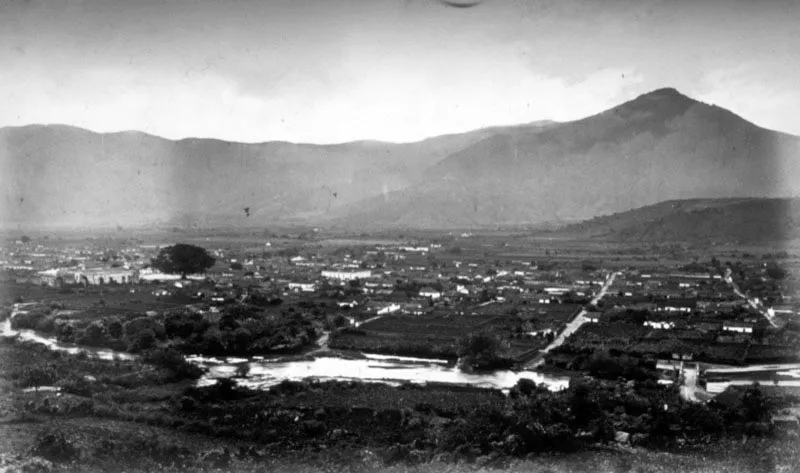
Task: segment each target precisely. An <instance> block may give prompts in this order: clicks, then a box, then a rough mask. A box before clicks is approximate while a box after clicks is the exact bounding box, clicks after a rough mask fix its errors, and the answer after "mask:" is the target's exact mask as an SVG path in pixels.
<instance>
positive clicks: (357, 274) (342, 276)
mask: <svg viewBox="0 0 800 473" xmlns="http://www.w3.org/2000/svg"><path fill="white" fill-rule="evenodd" d="M322 277H323V278H328V279H338V280H340V281H352V280H354V279H366V278H369V277H372V271H370V270H368V269H366V270H361V271H336V270H324V271H322Z"/></svg>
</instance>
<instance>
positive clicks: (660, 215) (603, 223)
mask: <svg viewBox="0 0 800 473" xmlns="http://www.w3.org/2000/svg"><path fill="white" fill-rule="evenodd" d="M557 233H559V234H564V235H569V236H572V237H579V238H594V239H598V240H608V241H621V242H629V243H630V242H643V243H656V242H678V241H680V242H708V243H711V242H714V243H737V244H765V243H772V242H784V241H787V240H792V239H795V238H800V199H797V198H791V199H743V198H736V199H691V200H673V201H668V202H661V203H658V204H656V205H650V206H646V207H642V208H638V209H634V210H629V211H627V212H621V213H617V214H613V215H606V216H602V217H595V218H593V219H591V220H587V221H584V222H580V223H577V224H572V225H568V226H566V227H564V228H562V229H560V230H559V231H558V232H557Z"/></svg>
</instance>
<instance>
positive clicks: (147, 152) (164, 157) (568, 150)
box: [0, 89, 800, 229]
mask: <svg viewBox="0 0 800 473" xmlns="http://www.w3.org/2000/svg"><path fill="white" fill-rule="evenodd" d="M798 151H800V139H798V138H797V137H794V136H791V135H786V134H782V133H778V132H774V131H770V130H766V129H763V128H760V127H758V126H756V125H754V124H752V123H749V122H747V121H746V120H744V119H742V118H741V117H738V116H736V115H734V114H733V113H731V112H729V111H727V110H724V109H722V108H719V107H715V106H711V105H707V104H704V103H701V102H698V101H695V100H693V99H691V98H689V97H686V96H684V95H682V94H680V93H679V92H677V91H676V90H674V89H660V90H656V91H654V92H651V93H648V94H645V95H642V96H640V97H638V98H636V99H634V100H631V101H629V102H626V103H624V104H621V105H619V106H617V107H615V108H612V109H610V110H607V111H605V112H602V113H599V114H597V115H594V116H591V117H587V118H584V119H581V120H577V121H573V122H562V123H559V122H535V123H531V124H525V125H518V126H499V127H492V128H486V129H482V130H476V131H472V132H468V133H463V134H455V135H446V136H440V137H435V138H430V139H427V140H423V141H420V142H417V143H405V144H394V143H383V142H375V141H360V142H352V143H343V144H336V145H311V144H296V143H287V142H267V143H235V142H226V141H220V140H213V139H184V140H178V141H172V140H167V139H163V138H159V137H156V136H152V135H148V134H144V133H139V132H122V133H106V134H100V133H94V132H90V131H87V130H83V129H79V128H74V127H68V126H58V125H56V126H51V125H48V126H44V125H32V126H25V127H8V128H2V129H0V225H2V226H3V227H17V226H19V227H26V226H49V227H57V226H72V227H78V226H115V225H122V226H129V225H130V226H133V225H158V224H162V225H172V226H180V227H189V226H269V225H273V224H293V223H296V224H311V225H319V226H323V225H325V226H328V225H332V226H341V227H345V228H350V229H375V228H393V227H411V228H469V227H484V226H498V225H520V224H537V223H542V222H574V221H579V220H582V219H586V218H589V217H592V216H595V215H602V214H610V213H614V212H620V211H625V210H629V209H632V208H636V207H641V206H643V205H648V204H654V203H656V202H660V201H665V200H671V199H687V198H720V197H782V196H792V195H797V193H798V191H800V179H798V178H799V177H800V162H798V161H800V160H798V159H796V158H797V156H800V152H798ZM245 208H247V209H248V210H249V216H247V213H246V212H245V211H244V209H245Z"/></svg>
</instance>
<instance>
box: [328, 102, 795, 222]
mask: <svg viewBox="0 0 800 473" xmlns="http://www.w3.org/2000/svg"><path fill="white" fill-rule="evenodd" d="M798 156H800V139H798V138H797V137H794V136H791V135H786V134H781V133H777V132H773V131H770V130H766V129H762V128H759V127H757V126H755V125H753V124H752V123H749V122H747V121H746V120H744V119H742V118H741V117H738V116H736V115H734V114H733V113H731V112H729V111H727V110H724V109H721V108H718V107H714V106H710V105H707V104H704V103H701V102H697V101H695V100H693V99H690V98H688V97H686V96H684V95H682V94H680V93H679V92H677V91H675V90H674V89H661V90H657V91H654V92H652V93H649V94H645V95H643V96H640V97H638V98H636V99H634V100H632V101H630V102H627V103H624V104H622V105H620V106H618V107H615V108H613V109H611V110H608V111H605V112H603V113H600V114H598V115H595V116H591V117H588V118H585V119H582V120H578V121H574V122H567V123H559V124H555V125H552V126H548V127H545V128H539V129H534V130H513V131H509V132H505V133H497V134H494V135H492V136H490V137H488V138H486V139H484V140H482V141H480V142H478V143H475V144H473V145H471V146H469V147H467V148H465V149H463V150H460V151H458V152H455V153H453V154H452V155H451V156H448V157H447V158H446V159H443V160H442V161H440V162H439V163H437V164H436V165H435V166H433V167H432V168H431V169H430V170H429V171H428V172H427V173H426V178H425V179H424V180H423V181H421V182H419V183H417V184H415V185H412V186H409V187H407V188H404V189H401V190H398V191H395V192H391V193H388V194H386V195H384V196H381V197H379V198H374V199H372V200H369V201H366V202H361V203H359V204H357V206H354V207H353V208H351V209H350V211H349V214H348V217H347V218H346V219H344V220H343V222H342V223H343V224H344V225H346V226H355V227H371V226H377V227H383V226H408V227H436V226H442V227H448V226H459V225H473V226H492V225H506V224H521V223H535V222H542V221H554V222H558V221H562V222H571V221H577V220H582V219H586V218H590V217H592V216H595V215H602V214H608V213H612V212H619V211H623V210H629V209H632V208H636V207H641V206H643V205H648V204H654V203H656V202H661V201H665V200H670V199H686V198H722V197H781V196H790V195H796V193H797V192H798V191H799V190H800V179H799V178H800V166H798V164H800V160H798V159H797V157H798Z"/></svg>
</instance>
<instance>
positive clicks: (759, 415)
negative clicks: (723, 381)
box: [742, 382, 772, 422]
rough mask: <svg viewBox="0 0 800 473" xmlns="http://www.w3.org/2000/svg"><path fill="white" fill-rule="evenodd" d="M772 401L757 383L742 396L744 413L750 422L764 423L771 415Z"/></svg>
mask: <svg viewBox="0 0 800 473" xmlns="http://www.w3.org/2000/svg"><path fill="white" fill-rule="evenodd" d="M771 410H772V408H771V406H770V401H769V399H768V398H767V396H766V395H765V394H764V391H762V390H761V385H759V384H758V383H757V382H756V383H753V384H751V385H750V386H749V387H748V388H747V390H746V391H745V392H744V396H742V411H743V414H744V418H745V420H746V421H748V422H764V421H766V420H769V417H770V414H771Z"/></svg>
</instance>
